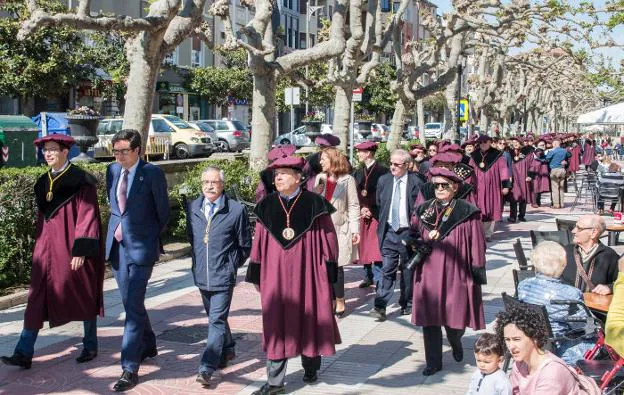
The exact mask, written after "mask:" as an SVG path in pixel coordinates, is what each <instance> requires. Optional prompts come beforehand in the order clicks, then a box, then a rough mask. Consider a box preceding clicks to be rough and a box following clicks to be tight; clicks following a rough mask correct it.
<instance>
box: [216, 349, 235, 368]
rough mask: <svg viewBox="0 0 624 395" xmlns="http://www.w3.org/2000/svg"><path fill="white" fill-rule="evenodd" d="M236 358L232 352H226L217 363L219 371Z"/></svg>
mask: <svg viewBox="0 0 624 395" xmlns="http://www.w3.org/2000/svg"><path fill="white" fill-rule="evenodd" d="M234 358H236V353H235V352H234V351H232V352H228V353H226V354H223V355H221V360H220V361H219V365H218V367H219V369H223V368H225V367H226V366H228V362H230V361H231V360H233V359H234Z"/></svg>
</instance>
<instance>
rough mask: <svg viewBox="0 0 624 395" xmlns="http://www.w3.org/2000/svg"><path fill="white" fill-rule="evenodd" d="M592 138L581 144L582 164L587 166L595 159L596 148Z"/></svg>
mask: <svg viewBox="0 0 624 395" xmlns="http://www.w3.org/2000/svg"><path fill="white" fill-rule="evenodd" d="M594 144H595V143H594V142H593V141H592V140H589V139H588V140H586V141H585V145H584V146H583V164H584V165H585V166H589V165H591V164H592V162H593V161H594V159H596V149H595V148H594Z"/></svg>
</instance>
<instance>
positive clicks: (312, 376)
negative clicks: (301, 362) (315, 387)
mask: <svg viewBox="0 0 624 395" xmlns="http://www.w3.org/2000/svg"><path fill="white" fill-rule="evenodd" d="M316 380H318V373H317V372H312V373H306V374H304V375H303V381H304V382H305V383H314V382H315V381H316Z"/></svg>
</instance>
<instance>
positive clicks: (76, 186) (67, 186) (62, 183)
mask: <svg viewBox="0 0 624 395" xmlns="http://www.w3.org/2000/svg"><path fill="white" fill-rule="evenodd" d="M69 166H70V168H69V169H68V170H67V171H66V172H65V173H64V174H63V175H61V176H59V178H57V179H56V181H54V186H53V187H52V194H53V196H54V197H53V198H52V201H51V202H47V201H46V195H47V193H48V190H49V187H50V179H49V177H48V174H49V173H50V172H51V170H48V171H47V172H46V173H45V174H43V175H42V176H41V177H39V179H38V180H37V182H36V183H35V201H36V202H37V207H38V208H39V211H40V212H42V213H43V215H44V217H45V219H46V220H49V219H50V218H51V217H52V216H53V215H54V214H55V213H56V212H57V211H58V210H59V209H60V208H61V207H62V206H64V205H65V204H66V203H67V202H68V201H69V200H71V198H73V197H74V196H75V195H76V194H77V193H78V192H79V191H80V188H81V187H82V185H83V184H85V183H88V184H93V185H96V184H97V180H96V179H95V177H94V176H93V175H91V174H90V173H87V172H86V171H84V170H83V169H81V168H79V167H78V166H76V165H73V164H70V165H69Z"/></svg>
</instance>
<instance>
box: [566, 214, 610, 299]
mask: <svg viewBox="0 0 624 395" xmlns="http://www.w3.org/2000/svg"><path fill="white" fill-rule="evenodd" d="M606 229H607V226H606V224H605V221H604V219H603V218H602V217H600V216H598V215H595V214H589V215H584V216H582V217H581V218H579V220H578V221H577V222H576V226H575V227H574V229H573V230H572V234H573V235H574V240H573V243H572V244H570V245H568V246H567V247H566V255H567V263H566V267H565V269H564V270H563V274H562V275H561V279H562V281H563V282H566V283H568V284H571V285H574V286H575V287H577V288H579V289H580V290H581V291H583V292H594V293H597V294H600V295H609V294H611V293H613V283H614V282H615V280H616V279H617V276H618V259H619V256H618V254H617V253H616V252H615V251H614V250H613V249H612V248H610V247H607V246H605V245H604V244H602V243H601V242H600V235H602V234H603V233H604V232H605V230H606Z"/></svg>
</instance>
